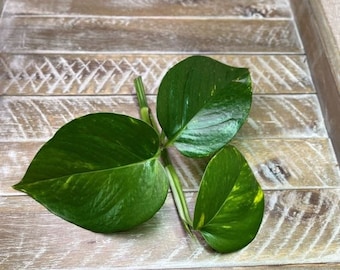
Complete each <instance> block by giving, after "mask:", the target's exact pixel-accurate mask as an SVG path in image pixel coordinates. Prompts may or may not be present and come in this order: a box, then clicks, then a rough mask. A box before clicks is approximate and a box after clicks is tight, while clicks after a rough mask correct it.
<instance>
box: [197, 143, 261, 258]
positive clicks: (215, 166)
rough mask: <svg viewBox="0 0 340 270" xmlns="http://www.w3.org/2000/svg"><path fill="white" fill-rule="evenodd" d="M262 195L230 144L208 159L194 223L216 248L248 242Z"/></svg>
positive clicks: (256, 227)
mask: <svg viewBox="0 0 340 270" xmlns="http://www.w3.org/2000/svg"><path fill="white" fill-rule="evenodd" d="M263 211H264V195H263V191H262V189H261V187H260V186H259V184H258V183H257V181H256V178H255V176H254V175H253V173H252V171H251V169H250V167H249V165H248V163H247V162H246V160H245V159H244V157H243V156H242V154H241V153H240V152H239V151H238V150H237V149H236V148H235V147H233V146H227V147H225V148H222V149H221V150H220V151H219V152H218V153H217V154H216V155H215V156H214V157H213V158H212V159H211V160H210V162H209V163H208V165H207V167H206V170H205V172H204V175H203V178H202V182H201V185H200V189H199V192H198V196H197V201H196V206H195V212H194V221H193V227H194V229H195V230H199V231H200V232H201V233H202V235H203V237H204V239H205V240H206V241H207V243H208V244H209V245H210V246H211V247H212V248H213V249H215V250H217V251H218V252H223V253H225V252H232V251H236V250H238V249H241V248H242V247H244V246H246V245H247V244H249V243H250V242H251V241H252V240H253V239H254V237H255V235H256V234H257V231H258V230H259V227H260V224H261V221H262V216H263Z"/></svg>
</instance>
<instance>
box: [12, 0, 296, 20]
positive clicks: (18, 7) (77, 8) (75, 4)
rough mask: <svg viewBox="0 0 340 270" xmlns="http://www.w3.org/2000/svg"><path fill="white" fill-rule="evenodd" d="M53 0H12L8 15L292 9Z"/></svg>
mask: <svg viewBox="0 0 340 270" xmlns="http://www.w3.org/2000/svg"><path fill="white" fill-rule="evenodd" d="M59 3H60V5H55V3H54V2H53V1H43V0H40V1H37V0H11V1H8V4H7V8H6V16H9V15H20V16H23V15H26V16H27V15H35V16H36V15H45V16H46V15H91V16H223V17H226V16H228V17H230V16H233V17H245V18H248V17H256V18H282V17H283V18H287V17H291V11H290V8H289V3H288V1H287V0H266V1H256V0H250V1H249V0H228V1H224V0H204V1H202V0H201V1H172V0H165V1H164V0H163V1H160V0H137V1H131V0H129V1H124V2H122V1H119V0H111V1H105V0H97V1H91V0H84V1H81V2H79V1H77V0H62V1H59Z"/></svg>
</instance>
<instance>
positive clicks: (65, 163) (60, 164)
mask: <svg viewBox="0 0 340 270" xmlns="http://www.w3.org/2000/svg"><path fill="white" fill-rule="evenodd" d="M158 151H159V139H158V135H157V133H156V132H155V131H154V129H153V128H151V127H150V126H149V125H147V124H146V123H144V122H142V121H140V120H138V119H134V118H132V117H128V116H124V115H119V114H113V113H97V114H90V115H87V116H84V117H81V118H78V119H75V120H73V121H71V122H70V123H68V124H66V125H65V126H63V127H62V128H61V129H59V130H58V131H57V133H56V134H55V135H54V137H53V138H52V139H51V140H50V141H48V142H47V143H46V144H45V145H44V146H43V147H42V148H41V149H40V151H39V152H38V153H37V155H36V156H35V157H34V159H33V161H32V163H31V165H30V166H29V168H28V170H27V172H26V174H25V176H24V178H23V179H22V181H21V182H20V183H18V184H17V185H15V186H14V188H16V189H18V190H21V191H23V192H26V193H27V194H28V195H30V196H31V197H33V198H34V199H35V200H37V201H38V202H40V203H41V204H43V205H44V206H45V207H46V208H48V209H49V210H50V211H51V212H53V213H55V214H56V215H58V216H60V217H62V218H64V219H66V220H68V221H70V222H72V223H75V224H77V225H79V226H81V227H84V228H86V229H89V230H92V231H96V232H114V231H121V230H127V229H129V228H131V227H134V226H136V225H138V224H140V223H142V222H144V221H146V220H148V219H149V218H151V217H152V216H153V215H154V214H155V213H156V212H157V211H158V210H159V208H160V207H161V206H162V205H163V203H164V200H165V198H166V196H167V191H168V180H167V176H166V173H165V170H164V168H163V166H162V165H161V164H160V162H159V161H158Z"/></svg>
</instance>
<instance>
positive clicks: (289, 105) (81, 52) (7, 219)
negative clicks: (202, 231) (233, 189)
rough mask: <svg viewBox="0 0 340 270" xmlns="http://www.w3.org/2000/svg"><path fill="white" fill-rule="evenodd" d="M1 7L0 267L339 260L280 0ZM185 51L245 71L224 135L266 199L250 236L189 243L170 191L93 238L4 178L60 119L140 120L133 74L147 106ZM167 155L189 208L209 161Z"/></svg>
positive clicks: (320, 153) (327, 166) (311, 105)
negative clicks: (248, 84) (232, 123)
mask: <svg viewBox="0 0 340 270" xmlns="http://www.w3.org/2000/svg"><path fill="white" fill-rule="evenodd" d="M304 4H306V2H304ZM1 5H3V12H2V17H1V21H0V158H1V162H0V268H1V269H26V268H27V269H79V268H80V269H82V268H84V269H85V268H86V269H98V268H105V269H106V268H119V269H128V268H133V269H157V268H169V269H170V268H172V269H181V268H192V269H193V268H208V267H211V268H222V267H227V266H229V267H232V268H235V269H239V268H243V267H245V268H248V267H253V268H254V269H263V267H265V266H267V267H269V266H273V265H281V266H280V268H281V267H282V268H283V269H289V268H294V269H302V268H306V269H319V268H322V267H324V268H325V269H338V268H339V267H340V225H339V224H340V207H339V204H340V170H339V164H338V162H337V160H336V158H335V153H334V149H333V147H332V144H331V141H330V138H329V136H328V133H327V130H326V128H325V124H324V117H323V115H322V113H321V108H320V104H319V98H318V96H317V93H316V90H315V87H314V84H313V80H312V77H311V74H310V70H309V67H308V65H307V56H306V55H305V51H304V48H303V46H302V42H301V40H300V33H299V32H298V30H297V27H296V22H295V19H294V16H293V13H292V8H291V5H290V3H289V1H288V0H261V1H255V0H251V1H246V0H229V1H225V0H215V1H212V0H201V1H194V0H178V1H173V0H164V1H161V0H137V1H132V0H128V1H119V0H111V1H104V0H96V1H91V0H83V1H76V0H60V1H51V0H7V1H4V2H1ZM1 5H0V6H1ZM192 54H204V55H209V56H211V57H213V58H215V59H217V60H220V61H222V62H224V63H227V64H230V65H236V66H243V67H249V68H250V70H251V74H252V78H253V83H254V102H253V106H252V110H251V113H250V117H249V119H248V121H247V123H246V124H245V125H244V126H243V128H242V129H241V131H240V133H239V134H238V136H237V137H236V138H235V140H234V141H233V144H235V145H237V146H238V147H239V149H240V150H241V151H242V152H243V154H244V155H245V157H246V158H247V160H248V162H249V163H250V165H251V167H252V169H253V170H254V172H255V175H256V177H257V179H258V181H259V182H260V184H261V186H262V187H263V189H264V190H265V195H266V211H265V216H264V220H263V224H262V226H261V229H260V232H259V234H258V236H257V237H256V239H255V240H254V241H253V242H252V243H251V244H250V245H249V246H247V247H246V248H244V249H243V250H241V251H239V252H235V253H232V254H225V255H221V254H218V253H215V252H213V251H211V250H210V249H209V248H208V247H206V246H205V245H204V244H203V243H197V242H195V241H192V239H190V237H188V236H187V234H186V233H185V232H184V231H183V228H182V227H181V224H180V222H179V220H178V217H177V213H176V210H175V208H174V204H173V201H172V198H171V194H170V193H169V196H168V199H167V201H166V203H165V205H164V207H163V208H162V209H161V210H160V212H158V213H157V214H156V215H155V217H154V218H152V219H151V220H150V221H148V222H146V223H145V224H143V225H141V226H139V227H138V228H136V229H134V230H132V231H129V232H124V233H118V234H113V235H102V234H96V233H92V232H89V231H86V230H83V229H81V228H79V227H76V226H75V225H72V224H69V223H67V222H65V221H63V220H61V219H60V218H58V217H56V216H54V215H53V214H51V213H49V212H48V211H47V210H46V209H44V208H43V207H42V206H40V205H39V204H38V203H36V202H35V201H34V200H33V199H31V198H29V197H27V196H25V195H24V194H22V193H19V192H17V191H15V190H13V189H12V188H11V186H12V185H13V184H15V183H17V182H19V181H20V179H21V177H22V176H23V174H24V173H25V170H26V169H27V166H28V165H29V163H30V161H31V159H32V158H33V156H34V155H35V153H36V152H37V151H38V149H39V148H40V147H41V146H42V144H43V143H44V142H46V141H47V140H48V139H49V138H50V137H51V136H52V135H53V134H54V133H55V131H56V130H57V129H58V128H59V127H61V126H62V125H63V124H65V123H66V122H68V121H70V120H72V119H74V118H75V117H78V116H81V115H84V114H87V113H92V112H99V111H106V112H117V113H125V114H129V115H132V116H135V117H138V109H137V103H136V96H135V92H134V87H133V79H134V78H135V77H137V76H139V75H141V76H142V77H143V80H144V83H145V85H146V88H147V94H148V99H149V101H150V103H151V104H152V106H153V107H154V105H155V100H156V94H157V88H158V86H159V84H160V81H161V79H162V76H163V75H164V74H165V72H166V71H167V69H168V68H170V67H171V66H172V65H174V64H175V63H177V62H178V61H180V60H181V59H183V58H185V57H187V56H189V55H192ZM172 154H173V156H174V159H175V163H176V164H178V165H180V166H181V168H180V169H179V171H178V172H179V174H180V175H181V176H182V178H183V186H184V188H185V191H186V195H187V198H188V200H189V201H190V206H191V208H192V207H193V205H194V201H195V196H196V193H197V189H198V185H199V178H200V176H201V175H202V172H203V167H204V161H192V160H189V161H188V160H186V159H183V158H181V157H180V156H179V155H177V154H176V153H175V152H172Z"/></svg>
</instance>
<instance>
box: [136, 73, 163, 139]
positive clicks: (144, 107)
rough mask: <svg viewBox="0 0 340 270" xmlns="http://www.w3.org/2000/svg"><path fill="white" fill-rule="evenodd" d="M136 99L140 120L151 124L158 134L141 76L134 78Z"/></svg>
mask: <svg viewBox="0 0 340 270" xmlns="http://www.w3.org/2000/svg"><path fill="white" fill-rule="evenodd" d="M134 84H135V88H136V92H137V99H138V104H139V112H140V116H141V118H142V120H143V121H144V122H146V123H148V124H149V125H150V126H152V127H153V128H154V129H155V130H156V131H157V132H158V134H159V130H158V129H157V125H156V121H155V119H154V117H153V115H152V113H151V109H150V108H149V105H148V101H147V99H146V95H145V88H144V84H143V81H142V77H140V76H139V77H137V78H136V79H135V80H134Z"/></svg>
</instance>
